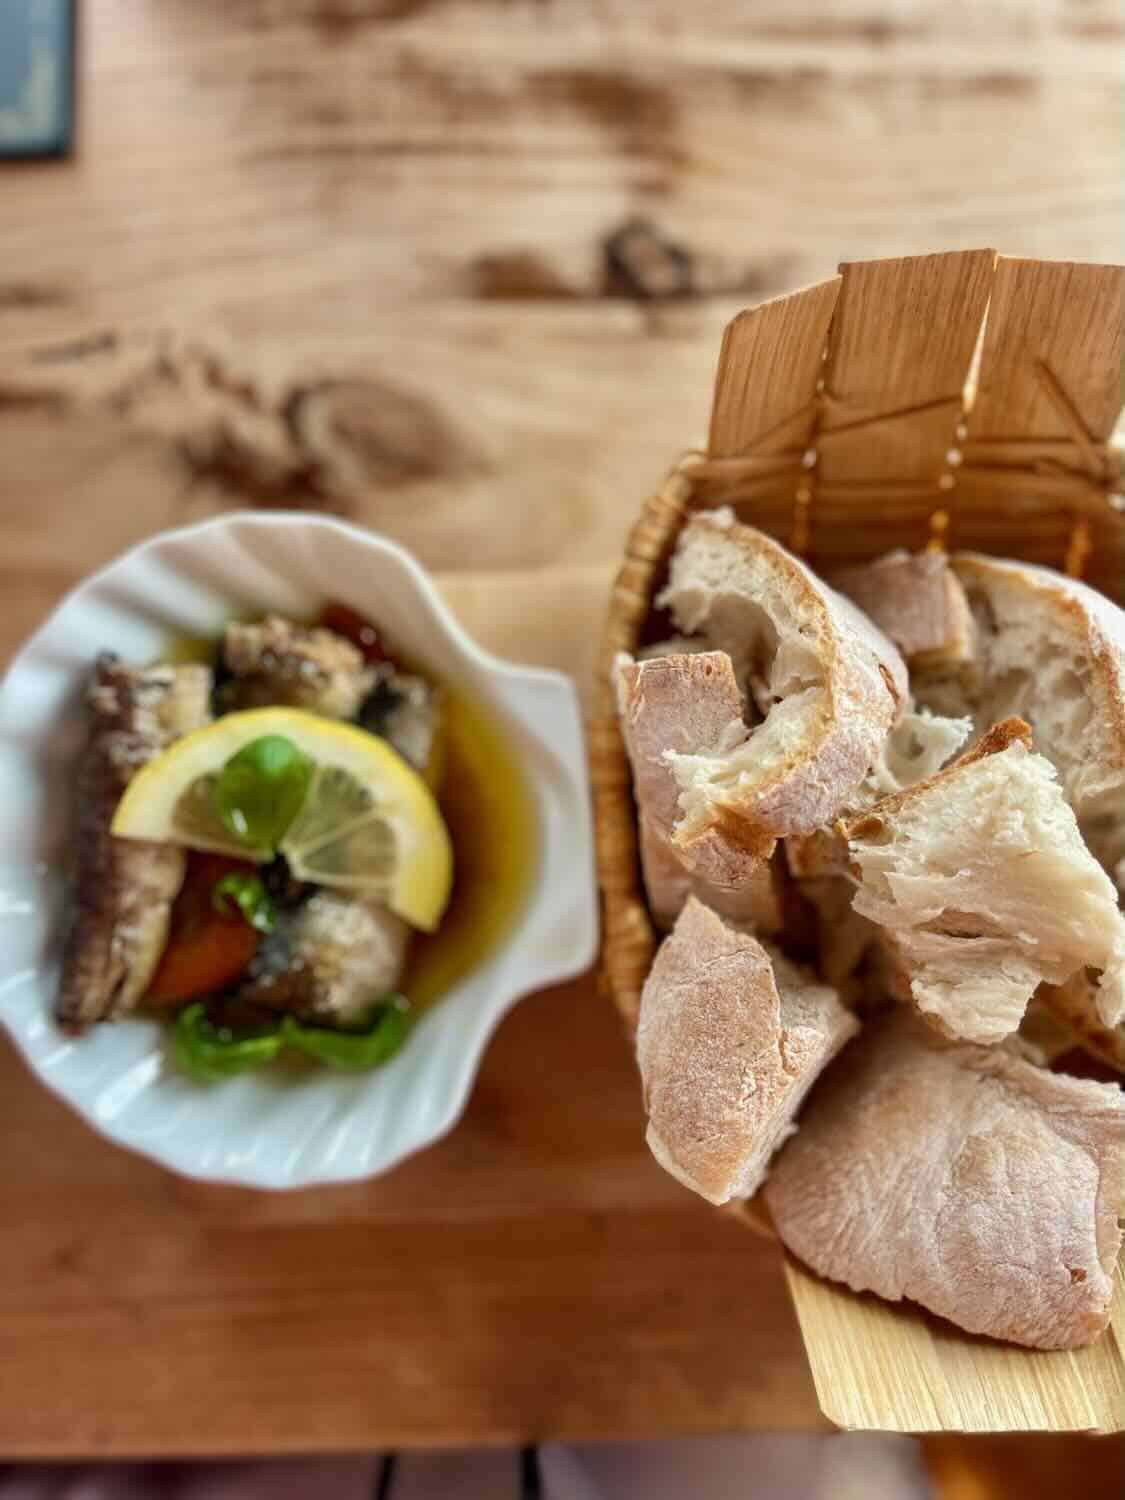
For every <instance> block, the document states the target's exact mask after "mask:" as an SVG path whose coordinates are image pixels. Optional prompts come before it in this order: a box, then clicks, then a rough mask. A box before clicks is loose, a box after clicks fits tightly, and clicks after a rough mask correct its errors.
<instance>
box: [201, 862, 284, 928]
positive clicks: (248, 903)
mask: <svg viewBox="0 0 1125 1500" xmlns="http://www.w3.org/2000/svg"><path fill="white" fill-rule="evenodd" d="M232 902H233V904H234V908H236V909H237V910H238V911H240V912H241V913H242V915H243V916H244V917H245V919H246V921H247V922H249V924H250V926H251V927H253V928H254V929H255V931H257V932H272V931H273V930H274V928H275V927H276V926H277V912H276V911H275V909H274V904H273V902H272V901H271V900H270V897H269V892H268V891H267V890H266V887H265V884H264V882H263V880H262V877H261V876H260V875H250V874H248V873H246V872H244V871H241V870H233V871H232V872H231V873H230V874H229V875H224V876H223V878H222V880H219V881H216V883H215V886H214V888H213V889H212V891H211V905H212V906H213V907H214V908H215V910H216V911H217V912H222V913H223V914H224V915H233V911H232V905H231V903H232Z"/></svg>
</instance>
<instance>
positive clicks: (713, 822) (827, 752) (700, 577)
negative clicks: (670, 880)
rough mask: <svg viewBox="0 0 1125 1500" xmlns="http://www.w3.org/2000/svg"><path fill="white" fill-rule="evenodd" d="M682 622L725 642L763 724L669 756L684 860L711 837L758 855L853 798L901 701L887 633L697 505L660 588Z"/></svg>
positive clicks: (792, 563)
mask: <svg viewBox="0 0 1125 1500" xmlns="http://www.w3.org/2000/svg"><path fill="white" fill-rule="evenodd" d="M657 603H658V605H661V606H667V607H668V608H669V609H670V610H671V612H672V616H673V619H674V621H675V623H676V626H677V627H678V628H679V629H680V630H681V631H683V632H685V633H686V634H688V635H695V634H700V635H703V636H705V637H706V638H707V639H708V640H709V641H710V642H711V643H712V645H713V646H714V647H715V648H716V649H717V650H722V651H726V652H727V654H728V655H729V656H730V657H731V660H732V662H733V667H734V672H735V676H736V679H737V681H738V682H739V683H746V684H748V686H749V690H750V692H751V694H752V695H753V698H754V700H755V703H756V705H757V708H758V710H759V711H760V712H761V713H762V714H763V715H764V716H765V717H764V720H763V722H762V723H761V724H759V725H757V726H756V727H754V728H747V729H746V730H745V732H744V734H743V736H742V738H741V740H739V741H738V742H737V743H733V744H730V745H725V746H724V747H723V748H722V749H721V750H709V751H676V752H672V753H669V755H668V757H667V759H668V763H669V765H670V767H671V770H672V774H673V775H674V777H675V780H676V784H677V786H678V788H679V793H680V803H679V810H680V817H679V820H678V821H677V823H676V826H675V829H674V832H673V842H674V843H675V844H676V846H677V848H679V849H680V850H681V851H682V852H683V853H684V855H685V856H686V857H687V859H688V861H689V862H691V860H692V857H693V852H692V851H693V848H694V846H695V845H696V844H697V843H698V841H699V840H701V839H705V838H706V837H707V836H708V835H717V836H718V837H720V838H721V839H723V840H724V841H725V842H727V843H728V844H730V845H732V846H736V847H739V848H742V849H746V850H750V851H752V852H753V853H755V854H758V855H760V856H762V857H767V856H768V855H770V854H771V853H772V852H773V849H774V846H775V844H776V841H777V840H778V839H779V838H781V837H783V836H784V835H786V834H792V833H812V832H813V831H814V830H815V829H817V828H820V827H822V826H823V825H824V824H826V823H828V822H830V821H831V819H832V818H834V817H835V816H836V814H837V813H838V812H839V811H840V809H841V808H842V807H844V806H846V805H847V802H848V799H849V797H850V796H851V794H852V793H853V792H854V791H855V789H856V788H857V787H858V786H859V784H860V782H861V781H862V780H863V778H864V776H865V775H866V774H867V772H868V770H869V768H870V767H871V765H872V763H873V762H874V761H875V760H876V759H877V757H878V755H879V751H880V749H881V747H882V744H883V741H884V740H885V738H886V735H887V732H888V730H889V729H890V728H891V725H892V724H893V723H894V722H895V720H896V719H897V718H898V716H899V713H900V712H901V710H902V708H903V706H904V704H905V703H906V700H907V691H908V689H907V678H906V667H905V665H904V663H903V660H902V657H901V656H900V655H899V653H898V651H897V650H896V649H895V647H894V646H893V645H892V644H891V642H890V641H889V640H887V638H886V636H884V635H883V634H882V632H881V631H879V630H878V629H876V627H875V626H874V625H872V623H871V622H870V620H868V619H867V618H866V617H865V616H864V615H862V614H861V613H860V612H859V610H857V609H856V607H855V606H854V605H853V604H852V603H851V602H850V601H849V600H847V599H845V598H844V597H843V596H842V595H840V594H837V593H835V592H834V591H833V590H832V589H830V588H828V587H827V586H826V585H825V584H823V583H821V582H820V580H819V579H817V578H816V577H814V575H813V574H812V573H811V572H810V571H809V569H808V568H807V567H805V565H804V563H802V562H800V561H799V560H798V559H797V558H795V557H793V556H792V554H791V553H789V552H787V551H786V550H785V548H784V547H782V546H781V545H780V544H779V543H778V542H775V541H773V540H772V538H770V537H768V536H766V535H765V534H764V533H763V532H760V531H757V530H755V529H754V528H753V527H750V526H743V525H741V524H740V523H738V522H737V521H736V520H735V519H734V516H733V513H732V512H731V511H730V510H717V511H704V512H701V513H699V514H697V515H695V516H694V517H693V518H692V519H691V520H690V521H689V522H688V523H687V525H686V526H685V527H684V529H683V531H682V532H681V534H680V538H679V541H678V543H677V546H676V550H675V552H674V554H673V556H672V562H671V568H670V572H669V581H668V586H667V587H666V588H665V590H664V591H663V593H662V594H660V596H659V597H658V599H657Z"/></svg>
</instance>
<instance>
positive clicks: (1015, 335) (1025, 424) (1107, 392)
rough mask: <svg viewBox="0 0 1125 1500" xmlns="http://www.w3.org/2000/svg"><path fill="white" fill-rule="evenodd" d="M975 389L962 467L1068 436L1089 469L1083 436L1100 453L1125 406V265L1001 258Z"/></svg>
mask: <svg viewBox="0 0 1125 1500" xmlns="http://www.w3.org/2000/svg"><path fill="white" fill-rule="evenodd" d="M977 387H978V388H977V392H976V396H975V400H974V401H973V405H972V409H971V411H970V413H969V416H968V418H967V423H966V425H967V427H968V440H967V442H966V444H965V457H966V462H967V463H976V462H982V463H983V462H987V461H988V458H989V453H988V448H989V445H990V444H994V443H996V442H997V441H998V440H999V441H1004V440H1010V439H1013V438H1024V439H1065V440H1069V442H1068V445H1067V446H1068V447H1070V448H1071V449H1072V450H1073V462H1074V466H1075V467H1076V468H1078V469H1079V471H1080V472H1089V469H1088V468H1087V467H1086V466H1085V465H1084V464H1082V463H1081V462H1080V460H1081V459H1082V457H1083V455H1082V453H1081V447H1082V442H1081V437H1082V430H1083V429H1084V432H1085V436H1086V440H1087V442H1088V443H1089V444H1090V445H1092V446H1094V447H1095V448H1098V447H1100V445H1101V444H1104V443H1105V441H1106V440H1107V439H1108V437H1109V435H1110V433H1111V432H1112V431H1113V426H1114V423H1115V422H1116V420H1117V418H1118V416H1119V415H1120V413H1121V409H1122V407H1123V406H1125V267H1122V266H1096V265H1078V264H1074V263H1071V262H1068V261H1036V260H1019V259H1015V258H1010V257H1007V256H1001V257H1000V259H999V261H998V262H997V266H996V274H995V276H994V278H993V283H992V301H991V303H990V305H989V310H988V322H987V325H986V327H985V335H984V348H983V350H982V352H981V364H980V371H979V374H978V377H977ZM1068 408H1070V411H1071V412H1072V413H1073V415H1070V414H1068ZM1075 419H1077V422H1076V421H1075ZM1076 428H1077V430H1076ZM1096 472H1099V473H1100V470H1098V471H1096Z"/></svg>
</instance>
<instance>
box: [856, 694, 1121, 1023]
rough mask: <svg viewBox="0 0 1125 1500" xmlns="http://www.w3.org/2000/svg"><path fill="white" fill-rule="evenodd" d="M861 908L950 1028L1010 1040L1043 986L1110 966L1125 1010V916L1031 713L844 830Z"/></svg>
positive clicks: (1111, 986) (914, 987)
mask: <svg viewBox="0 0 1125 1500" xmlns="http://www.w3.org/2000/svg"><path fill="white" fill-rule="evenodd" d="M844 832H845V834H846V837H847V839H848V850H849V854H850V856H851V859H852V869H853V873H854V874H855V876H856V878H857V880H858V882H859V886H858V889H857V891H856V895H855V899H854V902H853V905H854V908H855V910H856V911H857V912H858V913H859V914H860V915H861V916H865V917H868V918H870V920H871V921H873V922H876V923H878V924H880V926H882V927H884V928H886V929H887V931H888V934H889V936H890V938H891V940H892V946H893V949H894V952H895V955H896V957H897V959H898V960H899V962H900V963H901V964H902V965H903V966H904V968H905V969H906V971H907V973H908V974H909V977H910V991H911V994H912V997H913V1000H914V1003H915V1005H917V1007H918V1008H919V1010H920V1011H921V1012H922V1014H923V1015H924V1016H925V1017H926V1019H927V1020H929V1021H930V1022H931V1023H932V1024H933V1025H934V1026H936V1027H937V1028H938V1029H939V1030H941V1031H943V1032H944V1033H945V1034H946V1035H948V1036H952V1037H961V1038H964V1039H966V1040H968V1041H975V1042H997V1041H1000V1040H1001V1039H1002V1038H1003V1037H1005V1036H1008V1035H1009V1034H1010V1033H1011V1032H1013V1031H1015V1030H1016V1028H1017V1027H1018V1026H1019V1023H1020V1020H1021V1018H1022V1016H1023V1013H1024V1010H1025V1009H1026V1008H1027V1003H1028V1001H1029V1000H1030V999H1031V996H1032V995H1033V994H1034V992H1035V990H1036V988H1037V987H1038V985H1039V984H1040V983H1041V982H1042V981H1047V982H1049V983H1052V984H1062V983H1063V982H1064V981H1066V980H1067V979H1069V978H1070V976H1071V975H1072V974H1073V973H1075V972H1076V971H1077V970H1078V969H1080V968H1082V967H1083V966H1084V965H1086V964H1090V965H1092V966H1094V967H1096V968H1097V969H1099V970H1101V971H1103V978H1102V982H1101V985H1100V987H1099V990H1098V1008H1099V1014H1100V1016H1101V1019H1102V1021H1103V1022H1104V1023H1105V1024H1106V1025H1107V1026H1112V1025H1116V1024H1117V1022H1118V1021H1120V1020H1121V1019H1122V1017H1123V1016H1125V919H1123V918H1122V916H1121V913H1120V912H1119V910H1118V907H1117V900H1116V893H1115V891H1114V889H1113V885H1112V882H1111V881H1110V880H1109V878H1108V877H1107V876H1106V874H1105V872H1104V871H1103V870H1102V869H1101V868H1100V867H1099V866H1098V863H1097V861H1096V860H1095V859H1094V858H1093V856H1092V855H1091V854H1090V853H1089V851H1088V850H1087V848H1086V846H1085V845H1084V844H1083V842H1082V836H1081V834H1080V833H1079V831H1078V825H1077V823H1076V821H1075V818H1074V814H1073V812H1072V811H1071V809H1070V807H1069V806H1068V804H1067V802H1066V800H1065V798H1064V797H1063V794H1062V788H1061V787H1060V786H1059V783H1058V779H1057V777H1056V776H1055V773H1054V770H1053V768H1052V767H1051V765H1050V763H1049V762H1048V761H1047V760H1045V759H1044V758H1043V756H1041V755H1036V754H1034V753H1033V751H1032V750H1031V740H1030V732H1029V730H1028V727H1027V725H1026V724H1025V723H1024V722H1023V721H1022V720H1020V719H1008V720H1005V722H1004V723H1003V724H998V725H996V726H995V727H994V728H993V729H991V730H990V731H989V733H988V734H987V735H986V736H985V737H984V739H983V740H981V741H980V743H979V744H978V745H977V746H976V747H975V748H974V749H973V750H971V751H970V752H969V753H968V754H967V755H963V756H962V757H961V758H960V760H958V761H956V762H955V763H954V764H953V765H952V766H950V767H949V768H948V769H947V770H945V771H941V772H939V773H938V774H937V775H936V776H934V777H931V778H930V779H929V780H928V781H925V782H922V783H921V784H920V785H919V786H916V787H912V788H910V789H909V790H907V791H905V792H900V793H896V794H895V795H893V796H890V797H886V798H884V799H883V800H882V801H880V802H877V803H876V804H875V806H874V807H872V808H871V809H870V810H869V811H868V812H866V813H863V814H861V815H860V816H859V817H858V818H855V819H853V820H852V821H851V822H850V823H848V824H846V825H845V828H844Z"/></svg>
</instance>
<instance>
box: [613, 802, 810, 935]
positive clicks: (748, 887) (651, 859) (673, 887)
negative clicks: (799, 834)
mask: <svg viewBox="0 0 1125 1500" xmlns="http://www.w3.org/2000/svg"><path fill="white" fill-rule="evenodd" d="M640 853H641V875H642V877H643V879H644V885H645V895H646V896H647V897H648V907H649V911H650V913H651V915H652V920H653V922H654V923H655V924H656V926H657V927H659V928H660V930H661V931H662V932H667V931H669V930H670V929H671V928H672V927H673V926H675V922H676V918H677V917H678V916H679V915H680V912H681V911H682V910H683V908H684V903H685V901H686V900H687V899H688V897H689V896H692V895H694V896H698V897H699V899H700V900H701V901H702V902H703V903H704V904H705V905H706V906H709V907H710V908H711V909H712V911H716V912H718V914H719V915H720V916H721V917H725V918H726V920H727V921H728V922H732V923H734V924H736V925H738V926H740V927H745V928H747V929H748V930H749V931H751V932H755V933H757V934H758V935H759V936H761V937H772V936H773V935H774V934H775V933H778V932H780V931H781V929H782V927H783V926H784V925H785V885H784V880H785V876H784V872H783V870H782V868H781V865H780V863H779V860H778V858H777V857H775V858H774V859H755V860H752V861H750V863H749V865H748V868H747V870H746V873H745V876H744V878H743V879H742V880H741V882H740V883H739V884H737V885H732V886H728V885H720V884H718V883H717V882H715V881H712V880H706V879H704V878H702V877H701V876H699V875H695V874H693V873H692V872H691V871H690V870H689V869H687V868H686V866H685V865H684V863H683V861H682V860H681V859H680V856H679V853H678V851H677V850H676V848H675V846H674V845H673V844H672V842H671V840H670V839H669V838H668V837H667V836H666V835H665V834H664V833H663V832H661V830H660V829H659V828H657V827H656V825H655V824H654V823H653V821H652V819H651V818H648V817H646V816H645V815H644V814H643V813H642V814H641V817H640Z"/></svg>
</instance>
